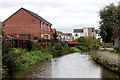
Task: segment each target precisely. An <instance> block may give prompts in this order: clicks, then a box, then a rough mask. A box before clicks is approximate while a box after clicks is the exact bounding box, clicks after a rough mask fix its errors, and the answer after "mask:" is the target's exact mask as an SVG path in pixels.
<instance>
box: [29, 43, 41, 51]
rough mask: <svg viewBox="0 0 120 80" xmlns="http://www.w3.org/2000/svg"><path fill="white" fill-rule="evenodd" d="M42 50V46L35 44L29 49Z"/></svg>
mask: <svg viewBox="0 0 120 80" xmlns="http://www.w3.org/2000/svg"><path fill="white" fill-rule="evenodd" d="M42 49H43V48H42V46H41V45H39V44H38V43H37V42H33V43H32V49H31V51H38V50H42Z"/></svg>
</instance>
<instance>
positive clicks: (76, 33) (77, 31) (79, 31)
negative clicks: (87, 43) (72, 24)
mask: <svg viewBox="0 0 120 80" xmlns="http://www.w3.org/2000/svg"><path fill="white" fill-rule="evenodd" d="M73 35H74V39H76V38H79V37H81V36H84V33H83V29H74V33H73Z"/></svg>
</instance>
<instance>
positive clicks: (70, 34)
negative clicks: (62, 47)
mask: <svg viewBox="0 0 120 80" xmlns="http://www.w3.org/2000/svg"><path fill="white" fill-rule="evenodd" d="M63 35H68V36H72V33H63Z"/></svg>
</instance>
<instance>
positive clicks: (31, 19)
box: [3, 8, 52, 41]
mask: <svg viewBox="0 0 120 80" xmlns="http://www.w3.org/2000/svg"><path fill="white" fill-rule="evenodd" d="M51 26H52V24H51V23H50V22H48V21H46V20H45V19H43V18H42V17H40V16H39V15H37V14H36V13H33V12H31V11H29V10H26V9H24V8H21V9H19V10H18V11H17V12H15V13H14V14H13V15H11V16H10V17H9V18H8V19H6V20H5V21H4V26H3V31H4V36H7V35H16V34H18V35H19V36H20V37H19V38H20V39H26V38H27V37H28V36H29V38H28V39H29V40H31V41H34V40H39V39H41V38H44V39H51ZM26 36H27V37H26Z"/></svg>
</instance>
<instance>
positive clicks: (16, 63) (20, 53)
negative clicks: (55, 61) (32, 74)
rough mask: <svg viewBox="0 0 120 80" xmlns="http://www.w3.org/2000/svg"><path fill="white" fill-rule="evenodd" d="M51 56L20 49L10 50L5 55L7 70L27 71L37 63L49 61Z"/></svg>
mask: <svg viewBox="0 0 120 80" xmlns="http://www.w3.org/2000/svg"><path fill="white" fill-rule="evenodd" d="M51 57H52V55H50V54H47V53H43V52H41V51H31V52H27V51H26V50H24V49H21V48H12V49H11V50H10V52H9V54H8V55H6V57H5V59H6V63H7V66H8V68H9V69H11V70H12V69H27V68H29V67H30V66H33V65H34V64H36V63H37V62H42V61H45V60H48V59H51Z"/></svg>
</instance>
